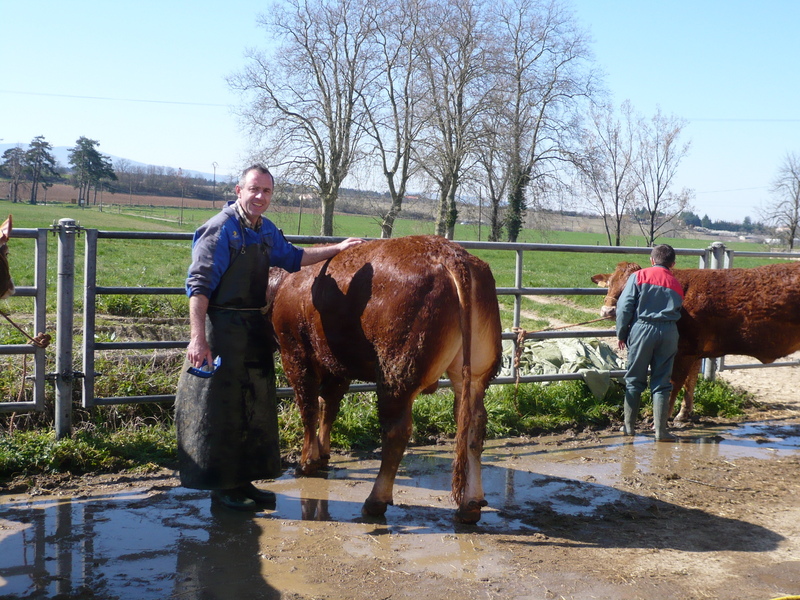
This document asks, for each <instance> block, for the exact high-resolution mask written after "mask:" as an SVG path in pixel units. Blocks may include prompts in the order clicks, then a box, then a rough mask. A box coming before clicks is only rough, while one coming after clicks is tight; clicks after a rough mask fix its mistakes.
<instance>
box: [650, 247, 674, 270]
mask: <svg viewBox="0 0 800 600" xmlns="http://www.w3.org/2000/svg"><path fill="white" fill-rule="evenodd" d="M650 258H652V259H653V262H654V263H655V264H657V265H662V266H664V267H671V266H672V265H674V264H675V248H673V247H672V246H670V245H669V244H659V245H658V246H653V250H652V252H650Z"/></svg>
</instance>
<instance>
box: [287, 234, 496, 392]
mask: <svg viewBox="0 0 800 600" xmlns="http://www.w3.org/2000/svg"><path fill="white" fill-rule="evenodd" d="M453 269H461V270H466V272H467V273H466V275H467V277H468V278H469V280H470V281H471V282H472V298H475V299H476V302H474V303H473V304H474V306H473V316H472V324H473V326H474V329H477V331H474V332H473V338H472V339H473V340H475V339H476V338H477V337H478V336H477V335H476V334H479V333H480V332H481V331H483V332H486V333H488V332H490V331H492V330H496V333H495V335H494V336H491V335H487V336H486V339H487V341H489V343H490V345H491V346H492V348H491V349H490V350H486V349H484V348H482V347H480V344H478V343H473V345H472V351H473V354H476V356H475V357H474V358H475V359H477V360H482V361H486V360H492V361H494V360H498V359H499V349H500V348H499V332H500V321H499V311H498V310H497V297H496V295H495V285H494V278H493V277H492V275H491V271H490V270H489V267H488V265H486V263H484V262H483V261H480V260H479V259H477V258H476V257H473V256H472V255H470V254H469V253H467V252H466V251H465V250H463V249H462V248H461V247H460V246H458V245H457V244H454V243H452V242H449V241H447V240H445V239H443V238H441V237H438V236H410V237H404V238H395V239H389V240H373V241H370V242H365V243H364V244H360V245H358V246H355V247H353V248H350V249H348V250H347V251H346V252H342V253H340V254H339V255H337V256H335V257H333V258H332V259H330V260H329V261H325V262H323V263H320V264H318V265H314V266H312V267H306V268H303V269H302V270H301V271H299V272H298V273H293V274H290V275H287V276H286V277H285V278H284V279H283V281H282V283H281V285H280V287H279V289H278V291H277V293H276V296H275V302H274V314H273V318H272V320H273V324H274V326H275V328H276V333H277V334H278V338H279V343H280V344H281V348H282V355H284V353H285V352H286V351H287V350H288V351H289V352H292V350H291V349H290V348H287V347H286V345H287V344H289V345H295V346H297V348H296V350H295V351H294V352H295V354H296V356H295V357H294V359H293V362H309V361H311V362H313V363H315V364H316V366H317V368H319V369H321V370H323V371H327V372H329V373H332V374H334V375H336V376H339V377H345V378H347V379H359V380H363V381H375V380H376V377H380V378H382V380H383V382H385V383H386V384H388V385H389V386H390V387H398V386H399V387H402V386H403V385H406V384H409V385H420V384H421V382H422V383H423V384H424V382H430V381H436V380H437V379H438V377H439V376H440V375H441V374H442V373H443V372H444V369H445V367H446V366H447V364H449V361H450V360H452V358H453V356H454V355H455V354H456V353H457V352H459V351H460V349H461V342H462V339H461V329H460V326H459V316H460V313H459V305H460V302H461V300H462V299H461V298H459V291H458V287H457V285H456V283H455V280H454V277H453V275H452V273H451V272H452V270H453ZM487 307H488V308H487ZM495 339H496V343H493V342H494V340H495ZM494 346H496V347H494ZM301 352H302V353H303V355H300V353H301ZM423 387H424V385H423Z"/></svg>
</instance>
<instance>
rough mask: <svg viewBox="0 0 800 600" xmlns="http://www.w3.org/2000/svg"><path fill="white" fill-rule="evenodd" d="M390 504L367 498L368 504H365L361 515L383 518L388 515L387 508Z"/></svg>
mask: <svg viewBox="0 0 800 600" xmlns="http://www.w3.org/2000/svg"><path fill="white" fill-rule="evenodd" d="M389 504H391V502H383V501H382V500H372V499H370V498H367V500H366V502H364V506H362V507H361V514H362V515H363V516H365V517H382V516H383V515H385V514H386V508H387V507H388V506H389Z"/></svg>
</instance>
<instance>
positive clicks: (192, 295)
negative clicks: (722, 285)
mask: <svg viewBox="0 0 800 600" xmlns="http://www.w3.org/2000/svg"><path fill="white" fill-rule="evenodd" d="M273 188H274V180H273V178H272V175H271V174H270V172H269V171H268V170H267V169H266V168H265V167H263V166H261V165H254V166H251V167H249V168H247V169H245V171H244V172H243V173H242V177H241V179H240V180H239V184H238V185H237V186H236V196H237V199H236V201H231V202H229V203H228V204H227V205H226V206H225V207H223V209H222V210H221V211H220V212H219V213H218V214H217V215H215V216H214V217H212V218H211V219H209V220H208V221H207V222H206V223H205V224H204V225H202V226H201V227H200V228H199V229H198V230H197V232H196V233H195V236H194V241H193V243H192V264H191V266H190V267H189V275H188V278H187V280H186V292H187V295H188V296H189V321H190V327H191V339H190V340H189V347H188V349H187V353H186V363H185V365H184V369H183V371H182V373H181V377H180V380H179V382H178V389H177V394H176V401H175V415H176V417H175V418H176V422H177V430H178V462H179V469H180V477H181V484H182V485H184V486H185V487H188V488H194V489H202V490H211V491H212V492H211V496H212V500H213V501H215V502H216V503H218V504H221V505H223V506H226V507H228V508H233V509H237V510H258V509H259V508H262V507H268V508H274V506H275V495H274V494H273V493H272V492H269V491H266V490H261V489H259V488H257V487H256V486H255V485H253V481H256V480H260V479H274V478H276V477H278V476H279V475H280V473H281V456H280V446H279V439H278V416H277V399H276V396H275V371H274V363H273V358H272V351H273V349H272V340H271V336H270V333H269V328H268V323H267V320H266V317H265V316H264V315H263V314H262V312H261V308H262V307H263V306H264V302H265V297H266V290H267V280H268V276H269V268H270V266H276V267H281V268H283V269H286V270H287V271H297V270H299V269H300V267H301V266H304V265H310V264H313V263H316V262H319V261H322V260H326V259H328V258H331V257H332V256H335V255H336V254H338V253H339V252H340V251H342V250H344V249H346V248H349V247H350V246H353V245H355V244H359V243H361V241H362V240H359V239H354V238H350V239H347V240H345V241H343V242H340V243H338V244H335V245H331V246H325V247H314V248H298V247H295V246H293V245H292V244H290V243H289V242H288V241H287V240H286V238H284V236H283V233H282V232H281V231H280V230H279V229H278V228H277V227H276V226H275V224H274V223H272V222H271V221H270V220H269V219H267V218H264V217H262V214H263V213H264V211H266V210H267V208H268V207H269V204H270V201H271V199H272V193H273ZM214 367H216V368H214ZM212 369H213V374H211V375H210V376H209V373H210V372H211V371H212Z"/></svg>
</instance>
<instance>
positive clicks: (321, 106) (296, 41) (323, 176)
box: [228, 0, 375, 235]
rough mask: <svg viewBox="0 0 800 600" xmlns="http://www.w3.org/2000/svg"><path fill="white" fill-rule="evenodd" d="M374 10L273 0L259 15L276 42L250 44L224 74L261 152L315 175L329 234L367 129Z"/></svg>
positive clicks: (353, 1)
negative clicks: (242, 60) (240, 64)
mask: <svg viewBox="0 0 800 600" xmlns="http://www.w3.org/2000/svg"><path fill="white" fill-rule="evenodd" d="M374 11H375V5H374V3H370V2H369V1H367V0H333V1H330V2H328V1H325V0H308V1H305V0H287V2H285V3H281V4H275V5H274V7H273V8H272V9H271V10H270V12H268V13H265V14H264V15H262V16H261V17H260V18H259V23H260V25H262V26H263V27H264V28H265V29H266V31H267V32H268V34H269V36H270V38H271V40H273V41H275V42H276V44H277V45H276V46H275V49H274V50H272V51H270V52H269V53H267V52H259V51H256V50H251V51H249V52H248V58H249V65H248V66H247V67H246V68H245V70H244V71H242V72H241V73H239V74H237V75H234V76H232V77H230V78H229V79H228V83H229V85H230V86H231V87H232V88H233V89H235V90H238V91H240V92H241V93H242V95H243V98H244V99H245V106H244V108H243V110H242V113H241V116H242V117H243V119H244V122H245V123H246V124H247V126H248V127H249V128H250V131H251V134H252V135H253V137H254V139H255V140H257V141H259V142H261V143H262V144H263V146H262V148H263V150H262V153H263V155H264V156H265V157H267V158H268V159H269V161H270V162H272V161H274V163H275V164H279V165H281V166H283V167H284V169H285V172H286V174H287V176H289V177H292V178H294V179H296V180H298V181H307V180H310V181H314V183H315V185H316V187H317V188H318V191H319V197H320V202H321V205H322V225H321V232H320V233H321V234H322V235H333V212H334V207H335V204H336V200H337V198H338V194H339V188H340V187H341V184H342V181H343V180H344V179H345V177H347V175H348V173H349V171H350V168H351V166H352V165H353V162H354V161H355V160H356V158H357V152H358V142H359V135H360V133H361V132H363V130H364V129H363V121H364V118H365V116H364V112H363V104H362V100H361V99H362V98H363V94H364V91H365V89H366V88H367V87H368V84H369V81H370V78H371V77H372V74H371V73H370V72H369V70H368V67H369V65H370V61H369V56H368V55H367V51H368V49H369V45H368V42H369V40H370V38H371V36H372V27H373V25H374V23H375V17H374Z"/></svg>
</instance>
